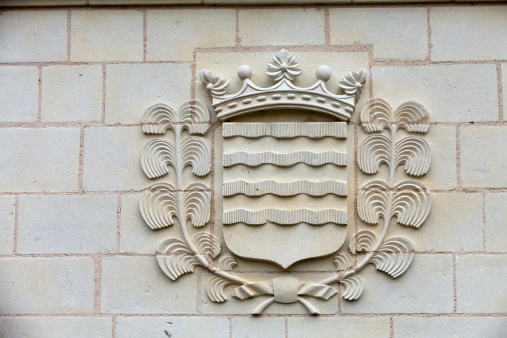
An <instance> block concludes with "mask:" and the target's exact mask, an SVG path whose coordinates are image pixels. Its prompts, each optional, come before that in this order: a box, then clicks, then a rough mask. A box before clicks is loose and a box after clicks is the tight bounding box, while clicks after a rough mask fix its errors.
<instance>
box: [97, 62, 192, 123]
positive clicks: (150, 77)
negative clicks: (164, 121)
mask: <svg viewBox="0 0 507 338" xmlns="http://www.w3.org/2000/svg"><path fill="white" fill-rule="evenodd" d="M106 72H107V79H106V123H107V124H114V123H124V124H134V123H140V122H141V117H142V116H143V114H144V112H145V110H146V109H147V108H148V107H150V106H152V105H154V104H156V103H167V104H168V105H169V106H171V107H173V108H174V109H176V110H178V108H179V106H180V105H181V104H182V103H183V102H185V101H186V100H189V99H190V82H191V71H190V66H189V65H186V64H133V65H128V64H123V65H122V64H119V65H108V66H107V69H106Z"/></svg>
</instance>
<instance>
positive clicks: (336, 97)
mask: <svg viewBox="0 0 507 338" xmlns="http://www.w3.org/2000/svg"><path fill="white" fill-rule="evenodd" d="M302 72H303V71H302V69H301V68H300V66H299V63H298V62H297V60H296V58H295V57H294V56H293V55H290V54H289V52H288V51H287V50H285V49H282V50H281V51H280V52H279V53H278V54H276V55H274V56H273V60H272V61H271V62H268V68H266V70H265V73H266V75H268V76H270V77H271V78H272V79H273V80H274V81H275V84H274V85H273V86H271V87H267V88H263V87H259V86H257V85H256V84H254V83H253V82H252V80H251V78H252V69H251V68H250V66H247V65H242V66H240V67H239V68H238V77H239V78H240V79H241V80H242V81H243V85H242V87H241V89H240V90H239V91H238V92H237V93H235V94H227V86H228V85H229V80H227V79H224V78H221V77H220V76H218V75H216V74H215V73H213V72H211V71H209V70H207V69H203V70H201V72H200V73H199V77H200V80H201V82H202V83H203V84H204V86H205V87H206V90H207V91H208V93H209V94H210V96H211V98H212V105H213V108H214V109H215V112H216V113H217V116H218V118H219V119H220V120H222V121H223V120H227V119H229V118H232V117H236V116H240V115H244V114H249V113H252V112H258V111H265V110H270V109H300V110H310V111H315V112H320V113H324V114H327V115H331V116H333V117H335V118H337V119H339V120H342V121H348V120H349V119H350V117H351V114H352V113H353V112H354V109H355V105H356V103H357V101H358V100H359V97H360V95H361V92H362V90H363V88H364V84H365V82H366V71H365V70H364V69H363V68H361V69H359V70H358V71H357V72H350V73H349V74H348V75H346V76H344V77H343V79H342V81H340V82H339V83H338V86H339V87H340V88H341V90H342V91H343V92H344V94H333V93H331V92H330V91H329V89H327V87H326V84H325V83H326V81H328V80H329V79H330V78H331V75H332V72H331V68H329V67H328V66H326V65H322V66H319V67H318V68H317V70H316V77H317V82H315V83H314V84H313V85H311V86H310V87H306V88H301V87H298V86H296V85H294V84H293V83H292V81H294V79H295V78H296V76H298V75H300V74H301V73H302Z"/></svg>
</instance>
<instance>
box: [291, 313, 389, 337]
mask: <svg viewBox="0 0 507 338" xmlns="http://www.w3.org/2000/svg"><path fill="white" fill-rule="evenodd" d="M288 329H289V335H288V337H289V338H298V337H301V338H303V337H343V338H352V337H361V338H363V337H364V338H367V337H371V338H377V337H378V338H380V337H389V336H390V331H389V318H365V317H339V318H319V317H310V318H289V325H288Z"/></svg>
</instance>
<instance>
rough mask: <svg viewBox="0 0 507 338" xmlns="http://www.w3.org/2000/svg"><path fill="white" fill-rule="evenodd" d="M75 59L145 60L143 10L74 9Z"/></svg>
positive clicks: (73, 58) (73, 50) (72, 15)
mask: <svg viewBox="0 0 507 338" xmlns="http://www.w3.org/2000/svg"><path fill="white" fill-rule="evenodd" d="M71 41H72V43H71V49H70V59H71V60H72V61H142V60H143V13H142V12H141V11H136V10H80V11H76V10H74V11H72V12H71Z"/></svg>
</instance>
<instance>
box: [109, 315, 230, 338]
mask: <svg viewBox="0 0 507 338" xmlns="http://www.w3.org/2000/svg"><path fill="white" fill-rule="evenodd" d="M164 335H165V336H167V337H192V338H219V337H229V320H227V319H226V318H216V317H211V318H210V317H207V318H206V317H195V318H182V317H144V318H136V317H117V319H116V337H118V338H138V337H158V336H160V337H164Z"/></svg>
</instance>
